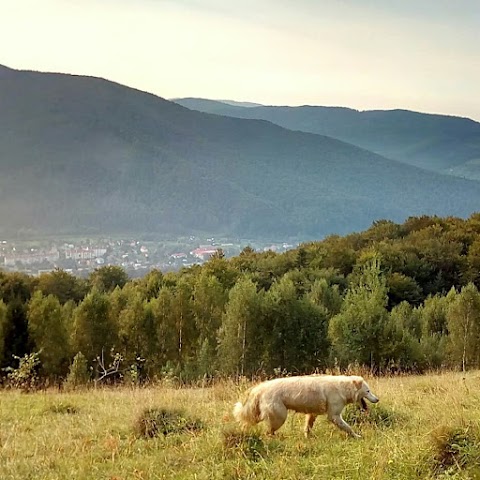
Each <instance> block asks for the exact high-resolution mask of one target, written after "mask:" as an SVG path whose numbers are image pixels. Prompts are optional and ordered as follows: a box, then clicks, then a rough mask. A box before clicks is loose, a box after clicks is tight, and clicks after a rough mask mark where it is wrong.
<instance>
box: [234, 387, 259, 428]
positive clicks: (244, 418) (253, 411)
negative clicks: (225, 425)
mask: <svg viewBox="0 0 480 480" xmlns="http://www.w3.org/2000/svg"><path fill="white" fill-rule="evenodd" d="M233 416H234V417H235V420H236V421H237V422H239V423H240V424H241V425H242V426H247V425H256V424H257V423H258V422H260V421H261V420H262V416H261V412H260V398H259V395H257V394H255V392H250V393H249V395H248V397H247V400H246V401H245V404H243V403H242V402H237V403H236V404H235V406H234V407H233Z"/></svg>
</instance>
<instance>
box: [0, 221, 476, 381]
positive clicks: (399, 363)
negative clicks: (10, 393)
mask: <svg viewBox="0 0 480 480" xmlns="http://www.w3.org/2000/svg"><path fill="white" fill-rule="evenodd" d="M479 286H480V214H474V215H472V216H471V217H469V218H468V219H461V218H456V217H448V218H441V217H435V216H422V217H411V218H408V219H407V220H406V221H405V222H404V223H402V224H397V223H394V222H391V221H387V220H381V221H378V222H375V223H374V224H372V226H371V227H370V228H369V229H367V230H365V231H363V232H358V233H353V234H350V235H347V236H330V237H327V238H325V239H324V240H322V241H317V242H310V243H304V244H302V245H300V246H299V247H298V248H296V249H294V250H290V251H288V252H286V253H282V254H276V253H274V252H272V251H268V252H256V251H254V250H253V249H252V248H250V247H247V248H245V249H244V250H243V251H242V252H241V253H240V255H238V256H237V257H234V258H225V256H224V255H223V253H222V251H221V250H219V251H218V252H217V254H215V255H214V256H213V257H212V258H211V259H210V260H209V261H207V262H206V263H204V264H203V265H196V266H192V267H188V268H184V269H182V270H180V271H178V272H168V273H162V272H160V271H158V270H154V271H151V272H150V273H148V274H147V275H146V276H145V277H143V278H141V279H134V280H133V279H129V278H128V276H127V275H126V273H125V271H124V270H123V269H122V268H121V267H117V266H102V267H100V268H98V269H97V270H95V271H94V272H93V273H92V274H91V275H90V276H89V277H88V278H87V279H80V278H77V277H75V276H73V275H71V274H69V273H67V272H65V271H63V270H56V271H53V272H50V273H44V274H41V275H40V276H38V277H30V276H27V275H25V274H22V273H20V272H15V273H11V272H10V273H7V272H1V271H0V362H1V365H0V366H1V368H2V369H1V377H2V383H3V384H4V385H20V386H23V387H25V382H27V383H28V385H27V386H32V385H33V384H36V385H38V384H42V385H44V384H45V383H47V384H59V385H60V384H62V383H63V382H65V381H66V382H70V383H72V382H73V383H81V382H88V381H105V382H106V381H115V382H119V381H124V382H127V381H128V382H148V381H154V380H155V379H162V378H175V379H177V380H179V381H182V382H191V381H195V380H198V379H205V378H214V377H227V376H239V375H241V376H246V377H249V378H252V377H269V376H274V375H288V374H297V373H298V374H301V373H313V372H324V371H326V370H331V369H338V370H339V371H342V370H344V369H346V368H348V367H349V366H351V365H358V366H362V367H365V368H368V369H370V371H372V372H373V373H378V374H382V373H386V372H389V373H392V372H393V373H395V372H415V373H422V372H425V371H431V370H438V369H462V370H467V369H471V368H479V367H480V292H479V290H478V288H479Z"/></svg>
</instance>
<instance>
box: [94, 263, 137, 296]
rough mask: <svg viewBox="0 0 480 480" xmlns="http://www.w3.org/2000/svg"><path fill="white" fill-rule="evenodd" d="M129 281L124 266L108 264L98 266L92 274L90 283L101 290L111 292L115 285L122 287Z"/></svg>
mask: <svg viewBox="0 0 480 480" xmlns="http://www.w3.org/2000/svg"><path fill="white" fill-rule="evenodd" d="M127 281H128V275H127V274H126V272H125V270H124V269H123V268H122V267H119V266H117V265H106V266H104V267H100V268H96V269H95V270H94V271H93V273H92V274H91V275H90V283H91V285H92V287H93V288H96V289H97V290H98V291H99V292H111V291H112V290H114V289H115V287H120V288H122V287H123V286H124V285H125V284H126V283H127Z"/></svg>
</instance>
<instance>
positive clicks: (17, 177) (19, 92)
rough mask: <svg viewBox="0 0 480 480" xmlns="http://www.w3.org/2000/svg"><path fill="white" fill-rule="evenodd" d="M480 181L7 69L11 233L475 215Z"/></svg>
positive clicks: (348, 223)
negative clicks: (455, 176)
mask: <svg viewBox="0 0 480 480" xmlns="http://www.w3.org/2000/svg"><path fill="white" fill-rule="evenodd" d="M238 108H242V107H238ZM479 186H480V184H479V183H478V182H473V181H467V180H463V179H459V178H454V177H450V176H445V175H440V174H436V173H432V172H428V171H425V170H422V169H419V168H416V167H412V166H409V165H405V164H402V163H400V162H394V161H391V160H388V159H385V158H383V157H381V156H379V155H376V154H373V153H371V152H369V151H366V150H363V149H361V148H358V147H355V146H353V145H350V144H347V143H344V142H341V141H339V140H336V139H332V138H329V137H326V136H321V135H314V134H310V133H303V132H294V131H291V130H287V129H284V128H281V127H279V126H277V125H274V124H273V123H270V122H266V121H262V120H260V121H259V120H245V119H238V118H231V117H223V116H218V115H211V114H206V113H201V112H198V111H192V110H189V109H187V108H185V107H182V106H180V105H178V104H176V103H173V102H169V101H167V100H165V99H163V98H160V97H156V96H154V95H151V94H148V93H145V92H141V91H139V90H135V89H132V88H128V87H125V86H122V85H119V84H117V83H113V82H110V81H107V80H104V79H100V78H92V77H85V76H75V75H64V74H55V73H38V72H28V71H15V70H11V69H7V68H5V67H3V68H2V69H0V235H2V236H3V235H10V234H24V235H30V236H33V235H37V234H40V233H56V234H61V233H81V234H86V233H90V234H94V233H101V234H108V233H115V232H121V233H127V232H129V233H135V232H136V233H140V232H141V233H145V232H158V233H165V234H171V235H175V234H183V233H195V232H209V233H214V234H220V233H228V234H231V235H237V236H242V237H255V238H286V237H295V238H299V239H318V238H320V237H322V236H324V235H326V234H330V233H339V234H343V233H347V232H352V231H354V230H362V229H364V228H366V227H368V226H369V225H370V224H371V222H372V221H374V220H377V219H382V218H388V219H392V220H394V221H402V220H404V219H405V218H406V217H408V216H410V215H421V214H438V215H442V216H446V215H456V216H463V217H465V216H468V215H469V214H471V213H472V212H473V211H475V210H477V209H478V207H479V206H480V188H479Z"/></svg>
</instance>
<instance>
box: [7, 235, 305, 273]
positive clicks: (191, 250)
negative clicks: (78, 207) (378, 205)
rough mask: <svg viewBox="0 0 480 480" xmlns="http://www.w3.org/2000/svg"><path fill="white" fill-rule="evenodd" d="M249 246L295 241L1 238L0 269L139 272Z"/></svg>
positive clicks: (278, 247) (278, 246) (279, 248)
mask: <svg viewBox="0 0 480 480" xmlns="http://www.w3.org/2000/svg"><path fill="white" fill-rule="evenodd" d="M247 246H250V247H251V248H253V249H254V250H256V251H268V250H271V251H274V252H284V251H286V250H288V249H291V248H294V247H295V246H296V245H293V244H290V243H288V242H279V243H269V242H268V243H261V242H249V241H247V240H238V239H237V240H231V239H216V238H214V237H208V238H197V237H196V236H190V237H186V238H180V239H172V240H165V239H164V240H152V239H150V240H148V241H146V240H137V239H117V238H115V239H114V238H96V239H81V240H80V239H78V240H75V241H73V240H70V241H64V240H48V241H46V240H43V241H13V240H0V270H4V271H21V272H24V273H27V274H29V275H40V274H41V273H45V272H50V271H52V270H55V269H62V270H65V271H67V272H69V273H72V274H74V275H77V276H80V277H86V276H88V275H89V274H90V273H91V272H92V271H94V270H95V269H96V268H99V267H101V266H103V265H118V266H121V267H123V268H124V269H125V271H126V272H127V274H128V275H129V276H130V277H131V278H135V277H141V276H143V275H145V274H146V273H148V272H149V271H150V270H153V269H158V270H161V271H162V272H166V271H172V270H179V269H180V268H182V267H188V266H191V265H195V264H202V263H203V262H205V261H207V260H208V259H209V258H210V257H211V256H212V255H214V254H215V253H216V252H218V251H219V250H220V251H221V252H222V253H223V254H224V255H225V256H226V257H232V256H235V255H238V254H239V253H240V252H241V251H242V250H243V249H244V248H245V247H247Z"/></svg>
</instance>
